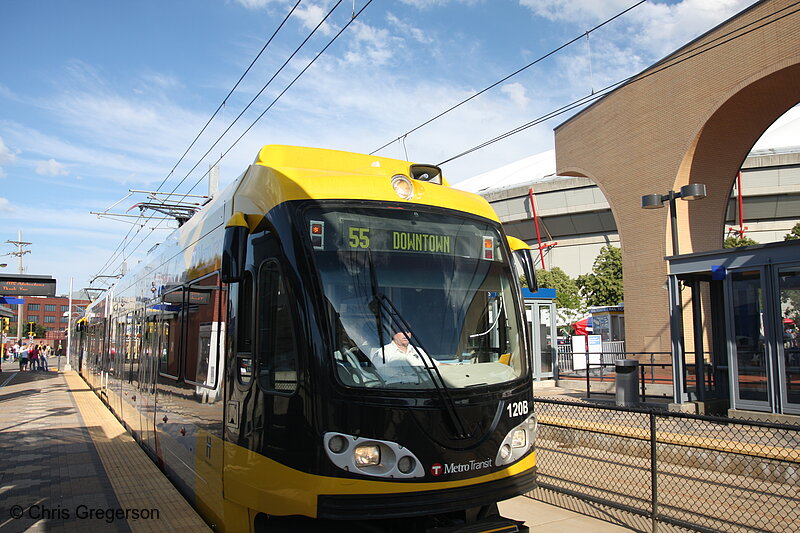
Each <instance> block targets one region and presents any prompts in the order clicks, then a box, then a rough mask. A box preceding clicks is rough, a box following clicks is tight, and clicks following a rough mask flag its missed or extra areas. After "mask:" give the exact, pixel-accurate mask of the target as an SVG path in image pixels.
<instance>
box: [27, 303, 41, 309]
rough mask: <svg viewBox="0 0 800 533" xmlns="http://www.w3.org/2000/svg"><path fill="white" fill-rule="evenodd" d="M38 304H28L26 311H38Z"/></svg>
mask: <svg viewBox="0 0 800 533" xmlns="http://www.w3.org/2000/svg"><path fill="white" fill-rule="evenodd" d="M38 310H39V304H28V311H38Z"/></svg>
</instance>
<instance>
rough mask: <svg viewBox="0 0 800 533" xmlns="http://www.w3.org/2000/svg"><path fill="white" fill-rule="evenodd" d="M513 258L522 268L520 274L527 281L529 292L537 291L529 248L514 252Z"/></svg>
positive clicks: (534, 270) (537, 284) (537, 285)
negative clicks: (523, 275)
mask: <svg viewBox="0 0 800 533" xmlns="http://www.w3.org/2000/svg"><path fill="white" fill-rule="evenodd" d="M513 254H514V258H515V259H516V260H517V261H518V262H519V264H520V266H521V267H522V273H523V274H525V279H527V280H528V288H529V289H530V290H531V292H536V291H538V290H539V282H538V281H536V269H535V268H534V266H533V256H532V255H531V250H530V248H527V249H523V250H514V252H513Z"/></svg>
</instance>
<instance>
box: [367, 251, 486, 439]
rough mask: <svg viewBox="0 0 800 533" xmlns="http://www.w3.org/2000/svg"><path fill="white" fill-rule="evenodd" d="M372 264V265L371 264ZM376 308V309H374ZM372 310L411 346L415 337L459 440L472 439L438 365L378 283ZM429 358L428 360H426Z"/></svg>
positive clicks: (425, 365)
mask: <svg viewBox="0 0 800 533" xmlns="http://www.w3.org/2000/svg"><path fill="white" fill-rule="evenodd" d="M370 264H371V263H370ZM373 307H374V309H373ZM370 309H372V311H373V312H374V313H375V316H376V317H378V318H377V320H378V324H379V325H380V324H381V318H380V316H382V315H383V314H384V313H386V316H387V317H388V318H389V323H390V325H393V326H396V329H397V330H398V331H401V332H403V335H404V336H406V339H407V340H408V342H409V345H410V344H411V338H410V337H414V339H415V343H416V344H417V346H419V348H420V349H419V350H417V352H418V353H419V352H421V353H419V355H420V357H421V358H422V363H423V366H424V367H425V370H426V371H427V372H428V377H429V378H430V380H431V381H432V382H433V386H434V388H435V389H436V391H437V392H438V393H439V398H440V400H441V401H442V404H443V405H444V406H445V410H446V411H447V414H448V415H449V417H450V421H451V422H452V424H453V428H454V429H455V432H456V434H455V436H456V438H457V439H467V438H469V437H470V434H469V432H468V431H467V428H466V426H465V425H464V421H463V420H462V419H461V416H460V415H459V414H458V411H457V410H456V405H455V402H454V401H453V398H452V397H451V396H450V390H449V389H448V388H447V385H446V384H445V382H444V379H442V374H441V372H439V368H438V367H437V366H436V363H435V362H434V360H433V357H432V356H431V355H430V352H428V351H427V350H426V349H425V346H423V345H422V342H421V340H420V339H418V338H417V337H416V336H415V335H414V333H413V330H412V329H411V325H410V324H409V323H408V322H407V321H406V319H405V318H403V316H402V315H401V314H400V311H399V310H398V309H397V307H395V306H394V304H393V303H392V302H391V300H389V298H388V297H386V296H385V295H383V294H381V293H379V292H378V290H377V283H375V284H374V285H373V299H372V303H371V304H370ZM406 332H407V333H408V334H407V333H406ZM381 351H383V340H381ZM426 357H427V360H426V359H425V358H426Z"/></svg>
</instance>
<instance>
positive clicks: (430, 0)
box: [400, 0, 482, 9]
mask: <svg viewBox="0 0 800 533" xmlns="http://www.w3.org/2000/svg"><path fill="white" fill-rule="evenodd" d="M400 1H401V2H402V3H403V4H406V5H409V6H412V7H415V8H417V9H428V8H431V7H443V6H446V5H448V4H466V5H468V6H471V5H475V4H477V3H479V2H481V1H482V0H400Z"/></svg>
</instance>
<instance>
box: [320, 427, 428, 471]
mask: <svg viewBox="0 0 800 533" xmlns="http://www.w3.org/2000/svg"><path fill="white" fill-rule="evenodd" d="M322 443H323V449H324V450H325V454H326V455H327V456H328V459H330V461H331V463H333V464H334V465H336V466H338V467H339V468H341V469H342V470H344V471H346V472H350V473H353V474H362V475H365V476H373V477H381V478H386V479H413V478H420V477H425V468H423V466H422V464H421V463H420V461H419V459H418V458H417V456H416V455H414V452H412V451H411V450H409V449H408V448H406V447H405V446H402V445H400V444H398V443H396V442H392V441H388V440H378V439H371V438H369V437H359V436H357V435H347V434H344V433H338V432H333V431H331V432H328V433H325V434H324V435H323V436H322Z"/></svg>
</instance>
